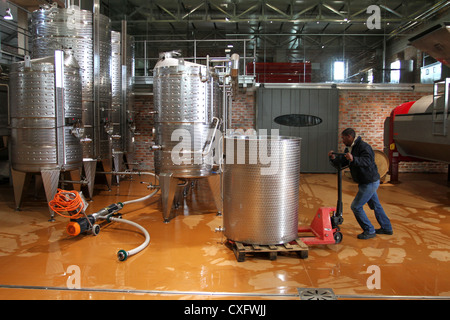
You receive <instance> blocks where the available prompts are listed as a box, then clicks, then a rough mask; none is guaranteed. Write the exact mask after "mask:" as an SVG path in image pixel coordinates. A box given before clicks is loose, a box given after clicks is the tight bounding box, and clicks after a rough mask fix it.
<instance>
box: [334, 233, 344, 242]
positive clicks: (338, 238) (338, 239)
mask: <svg viewBox="0 0 450 320" xmlns="http://www.w3.org/2000/svg"><path fill="white" fill-rule="evenodd" d="M333 237H334V243H336V244H338V243H341V241H342V233H341V232H339V231H337V232H335V233H334V235H333Z"/></svg>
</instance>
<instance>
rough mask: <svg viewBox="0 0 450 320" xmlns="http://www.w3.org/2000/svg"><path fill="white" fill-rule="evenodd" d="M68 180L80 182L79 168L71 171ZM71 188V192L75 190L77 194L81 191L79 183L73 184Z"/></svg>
mask: <svg viewBox="0 0 450 320" xmlns="http://www.w3.org/2000/svg"><path fill="white" fill-rule="evenodd" d="M70 179H71V180H73V181H81V168H79V169H75V170H71V171H70ZM72 187H73V190H76V191H78V192H79V191H80V190H81V184H80V183H74V184H73V186H72Z"/></svg>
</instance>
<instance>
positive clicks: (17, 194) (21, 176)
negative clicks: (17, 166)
mask: <svg viewBox="0 0 450 320" xmlns="http://www.w3.org/2000/svg"><path fill="white" fill-rule="evenodd" d="M11 177H12V183H13V188H14V200H15V201H16V211H20V206H21V205H22V197H23V193H24V186H28V185H29V182H30V178H31V175H30V174H29V173H27V172H21V171H16V170H14V169H12V168H11Z"/></svg>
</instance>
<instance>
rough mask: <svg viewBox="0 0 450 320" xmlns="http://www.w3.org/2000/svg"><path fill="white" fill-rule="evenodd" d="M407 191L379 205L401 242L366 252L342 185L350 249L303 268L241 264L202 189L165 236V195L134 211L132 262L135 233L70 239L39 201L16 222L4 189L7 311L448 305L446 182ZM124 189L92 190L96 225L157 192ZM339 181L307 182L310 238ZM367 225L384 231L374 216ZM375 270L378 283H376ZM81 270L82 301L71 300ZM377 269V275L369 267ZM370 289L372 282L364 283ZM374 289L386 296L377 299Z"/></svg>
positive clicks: (323, 177) (106, 230)
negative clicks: (14, 306)
mask: <svg viewBox="0 0 450 320" xmlns="http://www.w3.org/2000/svg"><path fill="white" fill-rule="evenodd" d="M400 179H401V181H402V182H401V183H400V184H397V185H392V184H383V185H381V186H380V189H379V196H380V199H381V202H382V204H383V206H384V208H385V210H386V212H387V213H388V215H389V217H390V218H391V221H392V224H393V227H394V235H393V236H387V235H378V236H377V237H376V238H375V239H370V240H358V239H357V238H356V236H357V234H359V233H360V232H361V230H360V229H359V226H358V225H357V222H356V220H355V218H354V217H353V214H352V213H351V211H350V208H349V206H350V203H351V201H352V199H353V196H354V194H355V193H356V188H357V186H356V185H355V184H354V183H353V182H351V181H349V180H348V179H344V182H343V200H344V224H343V225H342V227H341V229H342V233H343V236H344V237H343V241H342V243H340V244H337V245H323V246H315V247H313V246H311V247H310V250H309V257H308V258H307V259H305V260H302V259H299V258H298V257H297V256H296V255H278V257H277V259H276V260H275V261H270V260H269V259H268V257H265V256H259V257H247V259H246V261H245V262H237V261H236V258H235V256H234V253H233V252H232V250H230V249H229V248H228V247H227V246H225V245H224V244H223V241H224V240H225V239H224V238H223V236H222V234H221V233H217V232H215V229H216V228H217V227H219V226H222V225H223V223H222V217H221V216H216V210H215V207H214V204H213V201H212V197H211V194H210V192H209V189H208V188H206V186H205V185H203V184H202V183H199V185H198V186H197V187H196V189H195V191H194V192H193V193H191V194H189V195H188V196H187V197H186V198H185V199H184V203H183V204H182V205H181V206H180V208H179V209H178V210H177V211H176V217H175V218H174V219H172V220H171V222H170V223H168V224H164V223H163V219H162V214H161V204H160V195H159V193H158V194H157V195H156V196H154V197H153V198H152V199H150V200H148V201H146V202H142V203H136V204H132V205H129V206H126V207H125V208H124V209H123V210H122V213H123V218H124V219H129V220H131V221H134V222H137V223H139V224H140V225H142V226H143V227H145V228H146V229H147V230H148V231H149V233H150V236H151V241H150V245H149V246H148V247H147V248H146V249H145V250H144V251H142V252H141V253H139V254H137V255H135V256H132V257H130V258H129V259H128V260H126V261H124V262H120V261H118V260H117V258H116V253H117V251H118V250H120V249H125V250H130V249H132V248H134V247H136V246H138V245H139V244H141V243H142V241H143V240H144V237H143V235H142V234H141V233H140V232H139V231H138V230H137V229H135V228H133V227H131V226H127V225H124V224H120V223H111V224H109V225H106V226H104V227H102V229H101V231H100V234H99V235H98V236H92V235H81V236H78V237H75V238H74V237H71V236H69V235H67V233H66V231H65V227H66V224H67V220H66V219H64V218H62V217H59V216H57V217H56V221H55V222H48V221H47V220H48V217H49V212H48V209H47V207H46V203H45V200H44V195H43V192H42V191H41V193H40V194H38V198H37V199H36V198H34V196H33V192H32V191H31V193H30V194H29V195H27V196H26V198H24V202H23V205H22V211H20V212H16V211H15V210H14V207H15V205H14V195H13V190H12V187H11V186H9V184H3V185H0V190H1V191H0V203H1V208H0V298H1V299H293V300H297V299H299V296H298V291H297V288H332V289H333V291H334V293H335V294H336V295H337V297H338V298H341V299H346V298H367V297H372V298H373V297H374V296H377V297H380V298H391V297H399V296H414V297H422V296H423V297H435V298H436V297H443V298H444V297H450V273H449V271H448V270H450V187H449V186H448V185H447V177H446V174H401V175H400ZM149 180H150V181H151V182H153V179H152V178H148V176H144V177H138V176H135V177H134V181H131V182H130V181H122V182H121V183H120V185H119V186H113V187H112V190H111V191H106V187H104V186H102V185H97V186H96V195H95V196H94V201H93V202H91V203H90V206H89V208H88V210H87V212H88V213H93V212H95V211H97V210H99V209H101V208H103V207H104V206H106V205H109V204H111V203H113V202H117V201H122V202H123V201H127V200H130V199H135V198H139V197H142V196H144V195H146V194H147V193H148V192H149V191H148V190H147V189H146V185H144V184H141V183H140V181H149ZM336 197H337V192H336V175H332V174H302V175H301V184H300V214H299V223H300V225H302V226H308V225H309V223H310V221H311V220H312V218H313V217H314V215H315V213H316V211H317V208H319V207H321V206H334V205H335V203H336ZM367 212H368V213H369V215H370V217H371V220H372V221H373V222H374V225H375V226H376V227H378V225H377V224H376V221H375V219H374V217H373V215H372V213H371V211H370V210H369V209H368V210H367ZM370 266H376V268H378V269H377V270H378V273H376V275H378V276H379V277H378V278H377V279H375V280H374V281H372V282H371V279H373V277H372V278H370V279H369V277H371V276H372V275H375V273H374V274H372V273H369V272H368V270H369V271H370V270H371V269H370V268H369V267H370ZM73 268H77V270H79V273H78V274H79V278H76V281H78V282H77V284H79V286H80V287H81V288H80V289H79V290H78V289H68V286H71V285H73V284H74V283H75V282H74V281H75V280H73V279H72V278H69V276H71V275H73V274H76V273H77V272H75V273H73V271H72V270H73ZM372 268H373V267H372ZM368 280H369V281H368ZM368 283H369V285H370V284H371V283H372V284H375V283H378V284H380V286H381V287H380V288H379V289H377V288H372V289H371V288H369V287H368Z"/></svg>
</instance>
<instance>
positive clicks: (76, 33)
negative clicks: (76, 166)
mask: <svg viewBox="0 0 450 320" xmlns="http://www.w3.org/2000/svg"><path fill="white" fill-rule="evenodd" d="M94 17H96V19H94ZM97 17H98V18H97ZM110 23H111V22H110V20H109V18H108V17H106V16H104V15H101V14H98V15H94V14H93V13H92V12H90V11H88V10H80V9H79V7H77V6H71V7H69V8H58V7H56V6H54V5H53V6H50V5H43V6H41V8H40V9H39V10H36V11H34V12H33V13H32V16H31V24H30V28H31V35H32V58H41V57H45V56H49V55H52V54H53V51H54V50H57V49H71V50H73V54H74V56H75V58H76V60H77V61H78V63H79V65H80V67H81V70H82V100H83V102H82V103H83V124H84V127H85V133H86V136H85V138H84V139H83V154H84V158H93V159H96V158H108V157H110V153H111V151H110V141H109V140H110V139H109V136H108V133H111V132H112V124H111V106H110V104H111V80H110V61H111V32H110ZM96 24H98V25H97V26H96ZM94 102H96V104H97V105H94V104H95V103H94Z"/></svg>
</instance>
